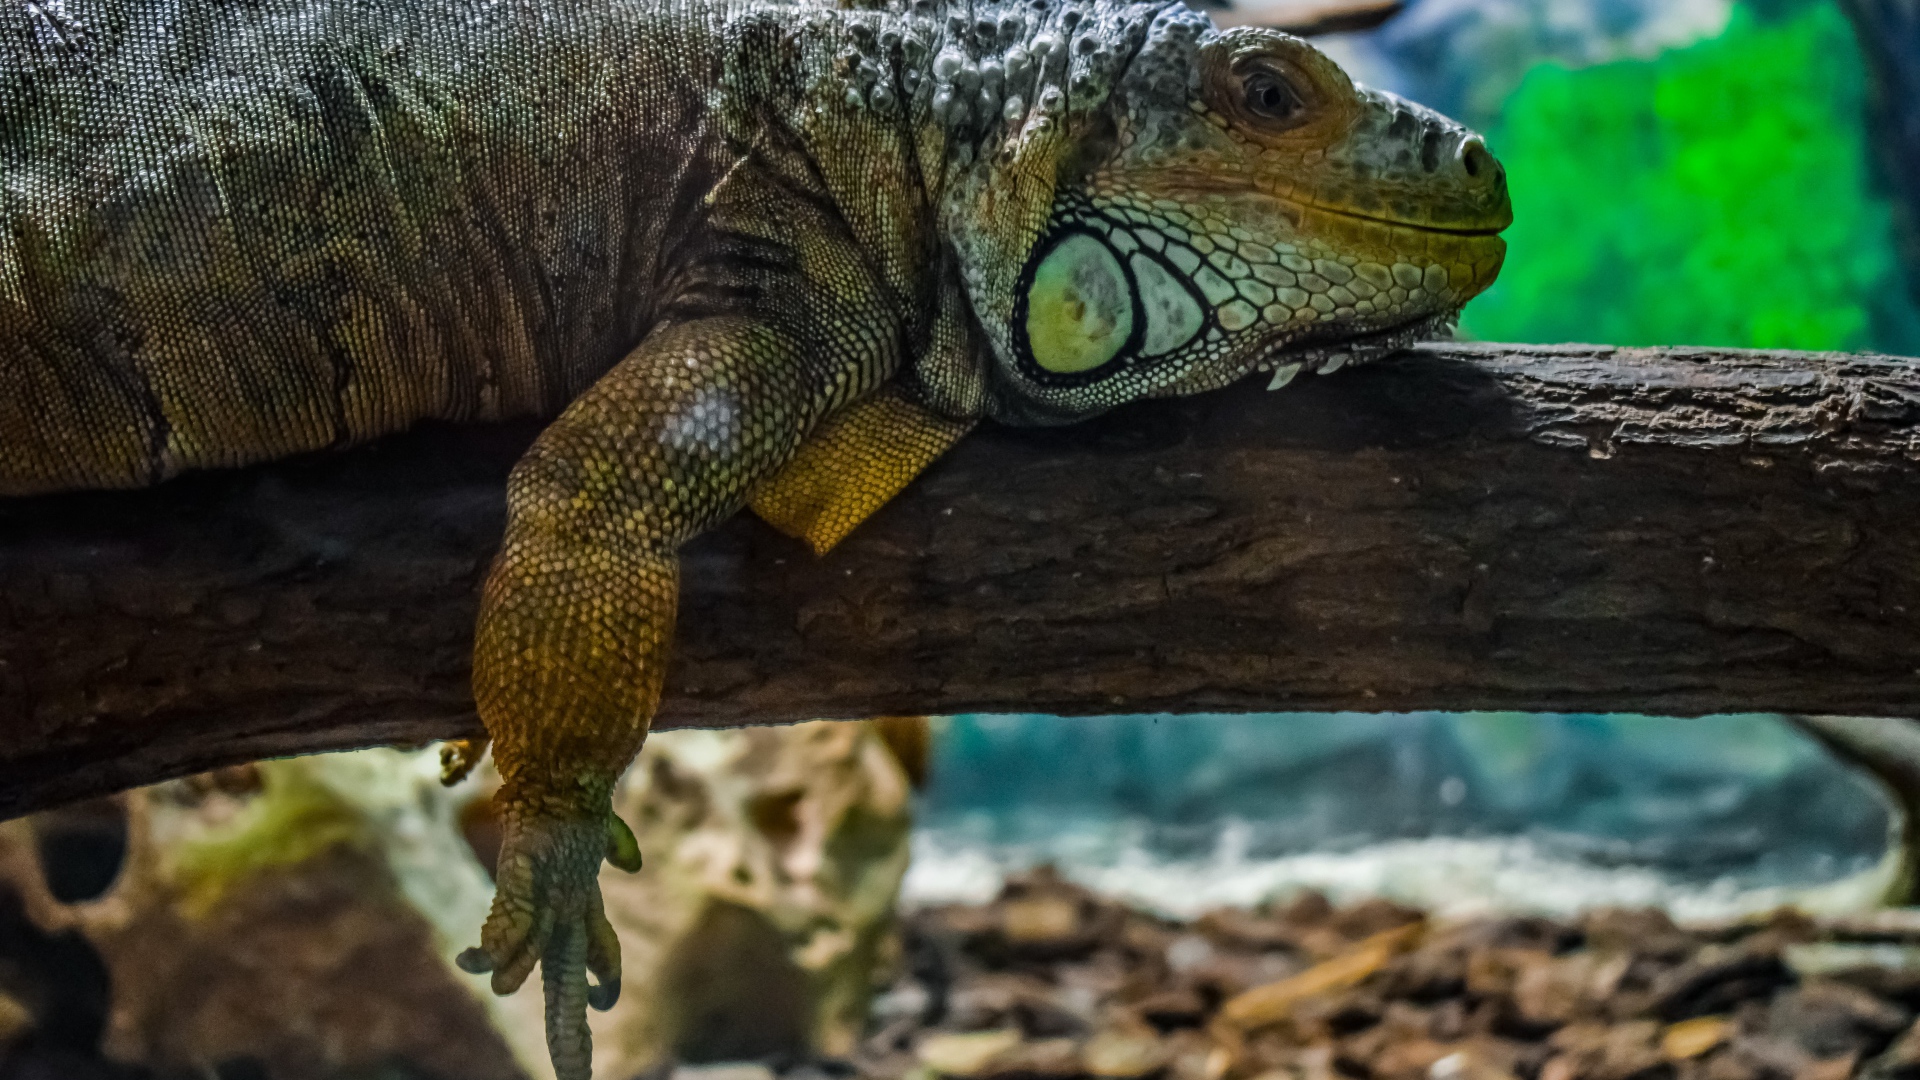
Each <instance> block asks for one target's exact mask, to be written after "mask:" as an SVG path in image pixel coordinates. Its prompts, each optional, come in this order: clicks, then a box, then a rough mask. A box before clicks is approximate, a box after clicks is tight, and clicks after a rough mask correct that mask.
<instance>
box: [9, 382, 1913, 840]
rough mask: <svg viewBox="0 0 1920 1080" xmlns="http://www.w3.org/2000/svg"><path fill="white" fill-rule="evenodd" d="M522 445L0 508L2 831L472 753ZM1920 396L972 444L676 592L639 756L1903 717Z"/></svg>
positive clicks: (1788, 391) (1742, 394) (1523, 386)
mask: <svg viewBox="0 0 1920 1080" xmlns="http://www.w3.org/2000/svg"><path fill="white" fill-rule="evenodd" d="M534 431H535V428H534V427H533V426H531V425H519V426H509V427H494V428H468V429H456V428H448V427H429V428H424V429H422V430H419V431H416V432H413V433H410V434H407V435H404V436H400V437H396V438H393V439H389V440H386V441H383V442H380V443H377V444H375V445H372V446H368V447H365V448H361V449H358V450H353V451H349V452H346V453H339V454H326V455H317V456H312V457H307V458H303V459H299V460H294V461H288V462H282V463H279V464H276V465H272V466H268V467H265V468H257V469H249V470H241V471H233V472H220V473H207V474H201V475H195V476H189V477H186V478H183V479H181V480H178V481H174V482H171V483H168V484H166V485H163V486H161V487H159V488H157V489H153V490H149V491H139V492H121V493H86V494H72V495H60V496H53V497H46V498H37V499H31V500H16V501H12V502H4V503H0V815H4V814H13V813H20V812H24V811H26V810H29V809H32V808H34V807H38V806H45V805H49V804H52V803H55V802H58V801H62V800H68V799H73V798H78V797H81V796H86V795H90V794H95V793H99V792H103V791H108V790H112V789H115V788H119V787H124V786H129V785H133V784H139V783H145V782H150V781H154V780H159V779H162V778H165V777H168V776H174V775H180V774H183V773H188V772H193V771H197V770H201V769H205V768H210V767H213V766H216V765H220V764H224V763H230V762H234V761H239V760H244V759H249V758H254V757H260V756H268V755H277V754H292V753H299V752H305V751H316V750H326V749H336V748H344V747H352V746H365V745H370V744H377V743H419V742H424V741H429V740H432V739H436V738H441V737H446V736H455V735H463V734H471V733H473V732H474V731H475V730H476V724H475V720H474V718H473V715H472V711H471V710H472V706H471V702H470V700H469V697H468V692H467V675H468V660H467V653H468V646H469V641H470V636H471V625H472V620H473V613H474V597H475V591H476V589H477V587H478V584H479V582H480V580H481V577H482V575H483V573H484V572H485V569H486V567H487V563H488V560H489V558H490V556H491V554H492V551H493V548H494V545H495V543H496V541H497V537H498V536H499V534H500V529H501V523H502V516H503V509H502V482H503V479H504V477H505V475H506V472H507V469H508V468H509V467H510V465H511V464H512V462H513V460H514V459H515V457H516V456H517V455H518V454H519V453H520V452H521V450H522V449H523V448H524V447H525V446H526V444H527V442H528V441H529V440H530V439H531V437H532V435H533V433H534ZM1917 462H1920V367H1916V366H1915V364H1914V362H1912V361H1908V360H1902V359H1896V358H1889V357H1880V356H1846V355H1837V354H1807V353H1797V354H1796V353H1766V352H1730V351H1711V350H1704V349H1670V350H1624V349H1622V350H1614V349H1607V348H1593V347H1554V348H1543V347H1531V346H1492V345H1487V346H1467V345H1443V346H1429V347H1426V348H1423V349H1421V350H1418V351H1416V352H1414V353H1410V354H1406V355H1403V356H1400V357H1396V358H1393V359H1390V360H1387V361H1382V362H1380V363H1377V364H1374V365H1370V366H1367V367H1363V368H1359V369H1357V370H1350V371H1345V372H1341V373H1339V374H1336V375H1333V376H1330V377H1321V378H1314V377H1309V376H1303V377H1302V378H1301V379H1299V380H1298V381H1297V382H1296V383H1295V384H1294V385H1293V386H1291V387H1289V388H1288V389H1287V390H1286V391H1285V392H1283V393H1279V394H1266V393H1263V392H1262V391H1261V388H1260V386H1259V385H1257V384H1255V383H1247V384H1242V385H1240V386H1237V387H1233V388H1231V389H1229V390H1226V391H1223V392H1220V393H1217V394H1211V395H1206V396H1203V397H1199V398H1192V399H1183V400H1173V401H1160V402H1150V403H1145V404H1141V405H1138V406H1134V407H1130V408H1126V409H1122V410H1119V411H1117V412H1116V413H1114V414H1112V415H1110V416H1107V417H1105V418H1102V419H1100V420H1098V421H1095V422H1092V423H1090V424H1085V425H1081V426H1079V427H1076V428H1064V429H1057V430H1037V431H1036V430H1014V429H1005V428H995V427H991V426H989V427H988V428H987V429H985V430H983V431H981V432H980V433H978V434H976V435H975V436H973V437H971V438H969V439H968V440H967V441H966V442H965V443H964V444H963V445H962V446H961V447H960V448H959V449H957V450H956V451H955V452H954V453H953V454H952V455H950V456H949V457H948V458H947V459H945V460H943V461H942V462H940V463H939V464H937V465H936V466H935V467H934V468H933V469H932V470H931V471H930V472H929V473H928V474H927V475H926V476H924V477H922V478H921V479H920V480H919V481H917V482H916V483H915V484H914V485H913V487H912V488H911V489H910V490H909V491H908V492H907V493H906V494H905V495H903V496H902V497H901V498H900V499H898V500H896V501H895V502H894V503H893V504H892V505H890V506H888V507H887V508H886V509H884V510H883V511H882V512H881V513H880V514H878V515H877V516H876V517H875V518H874V519H873V520H872V521H870V522H868V523H866V524H865V525H863V526H862V527H861V528H860V529H858V530H856V531H855V533H854V535H853V536H852V537H851V538H850V539H849V540H848V541H847V542H846V543H844V544H843V545H842V546H841V547H840V548H839V549H838V550H836V551H834V552H832V553H831V554H829V555H828V556H826V557H825V558H814V557H813V556H811V555H810V554H808V553H807V552H806V551H805V549H804V548H802V547H801V546H800V545H799V544H797V543H795V542H793V541H791V540H788V539H786V538H784V537H782V536H779V535H777V534H775V533H774V532H772V531H771V530H770V529H768V528H766V527H765V526H764V525H761V524H760V523H759V522H757V521H754V520H751V519H748V518H744V517H743V518H742V519H740V520H736V521H734V522H732V523H730V524H728V525H727V526H725V527H724V528H722V529H720V530H718V531H717V532H715V533H714V534H712V535H710V536H707V537H704V538H702V539H701V540H699V541H697V542H696V543H694V544H692V545H691V546H690V547H689V549H688V550H687V552H686V556H685V560H684V564H685V581H684V596H683V600H682V604H681V620H680V647H679V656H678V659H677V661H676V667H675V669H674V670H673V672H672V673H671V676H670V680H669V681H670V686H669V691H668V699H667V701H666V703H665V705H664V707H663V709H662V712H661V718H660V726H662V727H670V726H716V725H732V724H745V723H761V722H781V721H794V720H805V719H811V718H815V717H862V716H875V715H888V714H906V713H921V712H933V713H943V712H945V713H950V712H967V711H1005V712H1015V711H1017V712H1051V713H1078V714H1086V713H1113V712H1152V711H1168V712H1206V711H1231V712H1252V711H1270V710H1340V709H1358V710H1367V711H1395V710H1410V709H1511V710H1539V711H1556V712H1643V713H1659V714H1669V715H1696V714H1704V713H1717V712H1735V711H1770V712H1772V711H1777V712H1800V713H1827V714H1833V713H1846V714H1853V715H1889V716H1902V715H1920V469H1916V463H1917Z"/></svg>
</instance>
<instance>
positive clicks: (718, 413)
mask: <svg viewBox="0 0 1920 1080" xmlns="http://www.w3.org/2000/svg"><path fill="white" fill-rule="evenodd" d="M822 344H823V343H821V342H819V341H806V342H803V341H801V340H799V339H798V338H797V337H796V336H795V335H792V334H789V333H786V332H783V331H782V330H780V329H778V328H776V326H775V325H774V324H772V323H771V322H769V321H766V320H762V319H759V318H756V317H749V316H715V317H710V318H705V319H700V320H696V321H692V322H687V323H681V324H677V325H672V326H668V327H665V328H662V329H660V330H657V331H655V332H654V333H653V334H652V335H651V336H650V337H648V339H647V340H646V341H645V342H644V343H643V344H642V345H641V346H640V347H639V348H638V349H636V350H635V351H634V352H633V353H632V354H631V355H629V356H628V357H627V358H626V359H625V360H624V361H622V362H621V363H620V364H619V365H618V366H617V367H616V368H615V369H614V370H613V371H611V372H609V373H608V374H607V375H606V376H605V377H604V378H602V380H601V381H600V382H599V383H597V384H596V385H595V386H594V387H593V388H592V389H591V390H589V391H588V392H587V393H586V394H585V395H583V396H582V397H581V398H580V399H579V400H578V401H576V402H575V403H574V404H573V405H572V406H571V407H570V408H569V409H567V411H566V412H565V413H564V414H562V415H561V417H560V418H559V419H558V420H556V421H555V422H554V423H553V425H552V426H550V427H549V428H548V429H547V430H546V432H545V433H543V434H542V435H541V437H540V439H539V440H538V441H537V442H535V444H534V446H533V448H532V449H531V450H530V451H529V452H528V453H527V456H526V457H525V458H524V459H523V460H522V461H521V462H520V464H519V465H518V466H516V467H515V469H514V472H513V475H512V477H511V479H510V480H509V482H508V495H507V498H508V522H507V533H506V539H505V543H504V545H503V547H502V549H501V552H500V555H499V557H498V559H497V560H496V562H495V563H494V567H493V571H492V574H491V575H490V576H489V577H488V579H487V584H486V589H485V593H484V595H483V597H482V601H481V611H480V624H479V631H478V635H477V641H476V645H475V652H474V694H475V698H476V700H477V701H478V704H479V707H480V716H481V719H482V720H483V721H484V722H485V724H486V726H487V731H488V732H489V734H491V736H492V737H493V740H494V760H495V762H496V763H497V764H498V766H499V769H500V773H501V778H502V781H503V785H502V787H501V790H500V794H499V796H498V799H499V805H500V809H501V816H502V819H503V821H504V825H505V838H504V844H503V846H502V849H501V855H500V862H499V870H498V873H497V875H496V878H497V887H498V893H497V895H496V896H495V899H494V904H493V911H492V913H491V915H490V916H489V917H488V919H487V922H486V925H485V927H484V928H483V930H482V933H481V945H480V947H479V948H478V949H470V950H468V951H467V952H466V953H465V954H463V956H462V966H463V967H466V968H467V969H468V970H469V971H474V972H476V973H478V972H483V971H491V972H492V973H493V988H494V990H495V991H496V992H499V993H510V992H512V991H513V990H514V989H516V988H518V987H519V986H520V984H521V983H522V982H524V981H525V979H526V977H527V975H528V973H529V972H530V971H531V970H532V968H533V966H534V964H535V962H536V961H538V962H541V963H542V965H543V968H544V974H543V981H544V982H545V985H546V994H547V1038H548V1044H549V1048H550V1050H551V1051H552V1054H553V1060H554V1068H555V1071H556V1073H557V1074H558V1075H559V1076H560V1077H561V1080H579V1078H584V1077H586V1076H588V1075H589V1072H590V1060H591V1043H590V1040H589V1037H588V1033H587V1028H586V1020H585V1006H586V1005H587V1004H588V1003H589V1002H591V1003H592V1004H594V1005H595V1006H597V1007H600V1008H607V1007H610V1006H611V1005H612V1004H613V1000H614V998H615V997H616V996H617V995H618V992H619V944H618V941H617V940H616V939H615V937H614V934H613V930H612V927H611V926H610V925H609V924H608V922H607V919H606V916H605V914H604V913H603V912H602V910H601V907H600V892H599V888H598V885H597V881H596V878H597V874H598V872H599V867H600V860H601V858H602V857H603V855H605V854H606V853H607V852H608V851H609V847H610V838H612V839H616V840H617V839H619V838H622V837H624V838H626V843H627V844H628V845H630V843H631V834H629V833H627V832H626V828H625V826H624V825H622V824H620V823H619V822H618V821H617V819H615V818H614V817H613V814H612V809H611V801H610V800H611V794H612V790H613V786H614V783H615V781H616V780H617V779H618V778H619V776H620V774H621V772H622V771H623V770H624V769H625V768H626V766H627V764H628V762H629V761H631V760H632V758H633V756H634V754H635V753H637V752H638V751H639V749H640V744H641V742H642V741H643V740H644V739H645V737H646V732H647V726H648V724H649V723H650V721H651V719H652V716H653V712H654V709H655V706H656V705H657V704H658V702H659V699H660V690H661V683H662V680H663V676H664V674H665V672H666V668H667V660H668V653H669V648H670V644H671V641H672V636H673V628H674V617H675V607H676V598H677V592H678V576H679V575H678V561H677V557H676V554H675V553H676V551H677V549H678V547H679V546H680V544H681V543H682V542H684V541H685V540H687V539H689V538H690V537H692V536H694V535H695V534H697V533H699V532H700V531H702V530H703V529H705V528H707V527H708V526H710V525H712V524H713V523H715V522H717V521H719V520H720V519H722V518H724V517H726V516H727V515H728V514H730V513H732V512H733V511H734V510H735V509H736V508H737V507H738V506H739V505H740V504H741V503H742V502H743V500H744V499H745V496H746V493H747V491H748V489H749V487H750V486H751V485H752V484H753V483H754V481H755V480H757V479H758V478H760V477H762V476H764V475H766V474H768V473H769V472H771V471H772V470H773V469H775V468H777V467H778V466H780V465H781V464H782V463H784V462H785V461H786V460H787V459H788V458H790V457H791V456H792V455H793V453H794V451H795V449H796V447H797V446H798V445H799V443H800V441H801V440H802V439H803V438H804V437H805V435H806V434H807V432H808V431H809V430H810V429H811V428H812V427H813V425H814V424H815V422H816V421H817V420H818V419H819V417H820V414H821V413H823V412H825V411H826V410H827V409H828V408H829V407H830V405H831V404H832V403H833V402H834V401H835V400H836V399H841V398H842V397H843V395H845V394H846V393H847V391H848V389H849V388H857V387H858V386H859V385H860V384H861V383H862V382H863V381H864V382H868V383H869V385H870V384H871V381H874V380H877V379H878V378H879V377H881V375H882V374H883V373H882V372H877V371H863V370H859V369H861V368H867V367H872V366H875V365H876V364H877V359H876V358H874V357H872V356H865V357H862V356H859V355H854V356H838V357H836V356H833V355H831V354H832V353H833V352H834V350H832V349H831V348H830V347H829V348H825V349H823V348H822V347H821V346H822ZM840 351H841V352H848V351H850V350H840ZM822 353H826V354H828V355H824V356H823V355H822ZM850 368H851V369H853V370H850ZM617 846H618V845H616V847H617ZM622 861H625V860H622ZM633 862H634V863H636V864H637V859H636V860H633ZM586 969H591V970H592V971H593V973H594V975H595V976H596V977H597V978H598V980H599V985H598V986H597V987H591V988H590V987H589V986H588V984H587V979H586Z"/></svg>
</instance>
